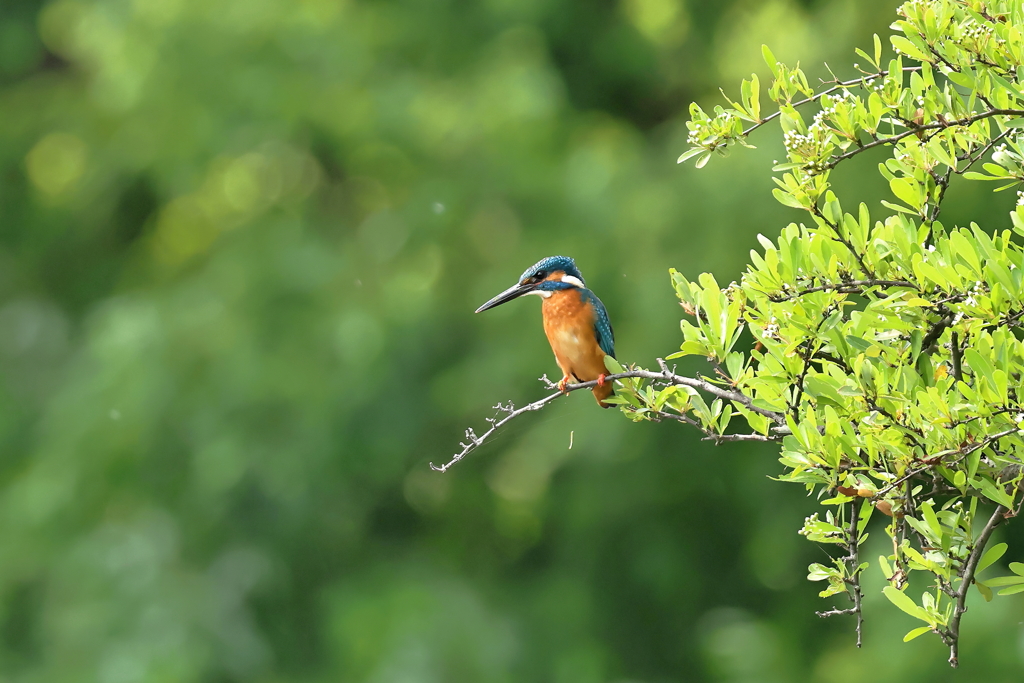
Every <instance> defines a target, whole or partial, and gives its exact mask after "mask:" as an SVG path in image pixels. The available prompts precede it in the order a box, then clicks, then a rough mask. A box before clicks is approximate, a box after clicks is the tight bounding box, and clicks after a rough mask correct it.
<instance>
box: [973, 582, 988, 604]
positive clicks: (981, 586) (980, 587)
mask: <svg viewBox="0 0 1024 683" xmlns="http://www.w3.org/2000/svg"><path fill="white" fill-rule="evenodd" d="M974 587H975V588H977V589H978V592H979V593H981V597H983V598H985V602H992V589H991V588H989V587H988V586H986V585H985V584H983V583H982V582H981V581H975V582H974Z"/></svg>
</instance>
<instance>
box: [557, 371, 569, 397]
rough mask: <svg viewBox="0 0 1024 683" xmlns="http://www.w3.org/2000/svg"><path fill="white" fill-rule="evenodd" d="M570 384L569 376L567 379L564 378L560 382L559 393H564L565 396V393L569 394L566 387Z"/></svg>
mask: <svg viewBox="0 0 1024 683" xmlns="http://www.w3.org/2000/svg"><path fill="white" fill-rule="evenodd" d="M568 383H569V375H566V376H565V377H563V378H562V379H561V380H560V381H559V382H558V390H559V391H561V392H562V393H563V394H565V393H568V392H567V391H566V390H565V385H566V384H568Z"/></svg>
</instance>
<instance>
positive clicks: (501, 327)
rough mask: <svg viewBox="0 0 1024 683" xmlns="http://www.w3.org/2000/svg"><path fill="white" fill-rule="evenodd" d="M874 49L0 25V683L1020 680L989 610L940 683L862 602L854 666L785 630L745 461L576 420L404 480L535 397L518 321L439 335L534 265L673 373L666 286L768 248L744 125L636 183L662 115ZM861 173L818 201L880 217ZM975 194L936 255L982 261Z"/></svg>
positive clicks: (243, 21) (121, 24)
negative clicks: (510, 405)
mask: <svg viewBox="0 0 1024 683" xmlns="http://www.w3.org/2000/svg"><path fill="white" fill-rule="evenodd" d="M894 11H895V3H894V2H891V1H890V0H816V1H807V2H800V1H799V0H767V1H766V0H723V1H720V2H714V3H712V2H704V1H701V0H619V1H615V0H597V1H591V2H585V1H584V0H484V1H482V2H464V1H462V2H460V1H456V0H378V1H367V2H357V1H355V0H91V1H90V0H58V1H56V2H40V1H38V0H3V2H2V3H0V174H2V176H0V454H2V457H0V680H2V681H33V682H36V681H38V682H49V681H97V682H100V683H132V682H135V681H147V682H148V681H202V682H209V683H214V682H225V683H226V682H233V681H346V682H347V681H353V682H362V681H366V682H374V683H391V682H403V683H404V682H409V683H418V682H424V683H426V682H431V683H432V682H438V683H447V682H462V681H467V682H470V683H473V682H489V681H510V682H518V681H538V682H548V681H551V682H555V683H604V682H608V683H627V682H628V683H654V682H661V681H666V682H667V681H722V682H737V683H739V682H750V683H772V682H782V681H794V682H799V681H814V682H821V683H854V682H860V681H865V680H872V681H881V682H888V681H900V682H901V683H914V682H917V681H921V682H922V683H923V682H925V681H929V682H931V681H946V680H954V679H955V680H982V678H981V677H982V676H984V677H985V678H984V680H986V681H988V682H989V683H998V682H1001V681H1014V682H1016V681H1020V680H1021V675H1022V673H1021V672H1022V671H1024V630H1022V628H1021V621H1022V620H1024V603H1022V602H1021V599H1020V598H1019V597H1018V598H1005V599H1002V600H997V601H996V602H995V603H993V604H992V605H984V604H978V605H974V606H973V607H972V609H971V612H970V613H969V614H968V615H967V618H966V619H965V627H964V635H963V641H962V642H963V648H962V657H961V661H962V662H963V667H964V670H963V671H961V672H959V673H958V674H956V675H959V678H956V675H954V672H951V671H949V670H948V668H947V667H946V665H945V657H946V653H945V651H944V649H943V648H942V647H941V645H940V644H939V643H938V642H937V641H935V640H934V639H929V638H920V639H919V640H916V641H914V642H913V643H910V644H903V643H901V642H900V639H901V637H902V635H903V633H904V632H905V631H907V630H909V629H910V628H911V627H912V626H913V625H914V623H912V619H911V618H910V617H907V616H905V615H903V614H902V613H899V612H898V611H896V610H895V609H893V608H892V607H891V606H890V605H888V604H887V603H884V600H882V599H881V598H880V597H879V596H878V594H877V590H878V588H879V587H880V584H881V577H880V573H879V572H878V570H877V569H876V568H872V569H871V570H870V572H869V580H868V582H867V587H868V591H869V596H868V598H867V602H866V605H867V621H866V625H865V626H866V646H865V649H864V650H863V651H860V652H858V651H856V650H855V648H854V647H853V643H854V640H853V634H852V627H853V624H852V622H850V621H849V620H832V621H824V622H823V621H821V620H820V619H819V618H818V617H816V616H815V615H814V610H815V609H822V608H825V607H827V605H826V604H824V603H821V601H819V600H818V598H817V597H816V592H817V590H819V589H820V588H819V587H818V586H816V585H814V584H810V583H808V582H806V581H805V580H804V575H805V572H806V566H807V565H808V564H809V563H810V562H814V561H822V560H823V558H824V555H823V553H822V551H821V550H820V549H819V548H816V547H814V546H812V545H811V544H809V543H806V542H804V541H803V540H802V539H800V538H799V537H798V536H797V535H796V530H797V528H799V526H800V524H801V522H802V519H803V517H804V516H806V515H808V514H810V513H811V512H812V511H814V509H815V506H816V503H815V501H814V500H813V498H807V497H806V496H805V495H804V492H803V490H801V489H800V488H799V487H796V486H791V485H783V484H779V483H775V482H773V481H771V480H770V479H769V477H770V476H772V475H774V474H776V473H778V472H779V471H780V468H779V465H778V463H777V462H776V460H775V456H774V452H773V449H772V448H771V447H759V446H750V445H730V446H723V447H719V448H714V447H711V446H709V445H707V444H705V443H702V442H700V441H699V440H697V439H696V437H695V435H694V433H692V432H691V431H688V430H686V429H685V428H682V427H680V426H679V425H669V424H632V423H629V422H628V421H627V420H625V419H624V418H623V417H622V416H621V415H619V414H617V413H616V412H614V411H601V410H599V409H598V408H597V407H596V406H595V405H594V401H593V399H592V398H591V397H590V396H589V395H588V394H585V393H581V394H575V395H573V396H571V397H570V398H569V399H567V400H564V401H560V402H558V403H557V404H556V405H554V406H552V407H551V408H549V409H547V410H545V411H544V412H542V413H539V414H536V415H529V416H525V417H523V418H521V419H520V420H518V421H516V422H515V423H513V424H512V425H510V426H509V427H508V429H506V430H505V431H504V432H503V433H502V434H501V435H500V436H499V437H498V438H497V439H496V440H495V442H494V443H493V444H491V445H489V446H487V447H485V448H483V449H481V450H480V451H478V452H477V453H474V454H473V456H472V457H471V458H469V459H467V460H466V461H464V462H463V463H461V464H460V465H459V466H458V467H456V468H455V469H453V470H452V471H451V472H450V473H448V474H446V475H441V474H437V473H434V472H431V471H430V470H429V468H428V462H430V461H433V462H435V463H440V462H443V461H445V460H447V458H448V457H450V455H451V454H452V453H453V452H454V451H455V450H456V448H457V446H456V444H457V442H458V441H459V439H460V437H461V434H462V431H463V430H464V429H465V428H466V427H467V426H475V427H477V428H480V427H481V426H482V425H483V424H484V423H483V420H484V418H485V417H487V416H489V415H491V414H492V411H491V410H490V409H489V406H492V405H494V404H495V403H497V402H498V401H505V400H508V399H512V400H514V401H516V402H518V403H520V404H521V403H523V402H526V401H528V400H531V399H533V398H536V397H539V396H541V395H543V394H544V390H543V388H542V386H541V385H540V384H539V383H538V382H537V380H536V378H537V377H538V376H539V375H541V374H542V373H548V374H549V375H552V376H553V375H554V373H556V372H557V368H556V367H555V364H554V361H553V358H552V357H551V352H550V350H549V349H548V346H547V343H546V341H545V340H544V337H543V334H542V333H541V327H540V321H539V317H540V316H539V312H538V310H537V309H538V306H537V305H536V303H537V302H535V301H533V300H532V299H531V300H530V301H525V302H516V303H515V304H512V305H508V306H503V307H501V308H500V309H497V310H495V311H493V312H489V313H487V314H486V315H481V316H474V315H473V314H472V311H473V309H474V308H475V307H476V306H477V305H479V304H480V303H482V302H483V301H484V300H486V299H487V298H489V297H490V296H491V295H493V294H495V293H496V292H498V291H500V290H501V289H503V288H505V287H507V286H508V285H510V284H512V283H513V282H514V280H515V278H516V277H518V275H519V274H520V273H521V272H522V270H523V269H525V268H526V267H527V266H528V265H530V264H532V263H533V262H534V261H536V260H538V259H539V258H541V257H543V256H547V255H550V254H559V253H561V254H568V255H571V256H574V257H575V258H576V259H577V262H578V263H579V265H580V267H581V269H582V270H583V272H584V274H585V275H586V276H587V278H588V283H589V284H590V285H591V286H592V287H593V289H594V290H595V291H596V292H598V294H599V295H600V296H601V297H602V299H603V300H604V302H605V303H606V304H607V306H608V309H609V311H610V313H611V316H612V320H613V321H614V324H615V327H616V331H617V333H618V339H617V342H618V343H617V348H618V351H619V359H620V360H622V361H625V362H639V363H642V364H647V365H650V364H652V363H653V359H654V358H655V357H657V356H662V355H665V354H667V353H670V352H672V351H673V350H675V349H676V348H677V346H678V343H679V336H680V335H679V330H678V319H679V314H680V310H679V308H678V307H677V304H676V302H675V300H674V298H673V295H672V291H671V288H670V287H669V283H668V277H667V272H666V271H667V269H668V268H669V267H676V268H678V269H680V270H682V271H683V272H685V273H686V274H687V275H688V276H690V277H695V276H696V275H697V274H698V273H699V272H701V271H711V272H714V273H715V274H716V276H717V277H718V278H719V280H720V281H721V282H729V281H730V280H732V279H735V278H737V277H738V276H739V274H740V272H741V271H742V269H743V267H744V263H745V261H746V259H747V254H748V251H749V249H750V248H753V247H756V245H757V243H756V240H755V239H754V237H755V235H756V234H757V233H759V232H761V233H765V234H767V235H772V236H774V235H775V234H776V233H777V232H778V230H779V229H780V227H781V226H783V225H784V224H785V223H787V222H788V221H791V220H798V219H799V216H798V215H797V212H795V211H792V210H788V209H785V208H783V207H781V206H780V205H778V204H776V203H775V201H774V200H773V199H772V198H771V195H770V188H771V187H772V182H771V179H770V171H769V169H770V166H771V162H772V160H773V159H774V158H779V156H780V155H781V146H780V145H779V144H778V142H777V138H778V134H777V131H776V129H774V127H773V128H772V129H770V130H765V131H762V132H761V133H759V134H758V135H757V136H756V138H755V139H754V140H753V142H754V144H756V145H758V147H759V148H758V149H757V150H746V151H744V152H743V153H741V154H735V155H733V156H731V157H729V158H727V159H714V160H713V161H712V163H711V164H710V165H709V166H708V168H706V169H704V170H702V171H696V170H694V169H693V168H692V166H689V167H678V166H676V165H675V157H676V156H677V155H678V154H679V153H680V152H682V151H684V150H685V149H686V145H685V137H686V130H685V126H684V121H685V113H686V105H687V104H688V102H689V101H691V100H693V99H696V100H698V101H700V102H701V103H702V104H705V105H713V104H714V103H716V102H719V101H720V99H719V98H720V95H719V94H718V92H717V88H718V87H719V86H724V87H726V89H727V90H728V91H730V92H733V93H734V92H736V90H737V86H738V79H739V78H740V77H743V76H748V75H749V74H750V72H751V71H757V72H758V73H759V74H760V75H761V76H762V78H764V76H765V73H766V71H767V69H766V67H765V66H764V64H763V62H762V60H761V56H760V55H761V45H762V43H768V44H769V45H771V47H772V49H773V50H774V51H775V54H776V55H777V56H778V57H779V58H780V59H782V60H784V61H789V62H795V61H796V60H798V59H799V60H800V61H801V63H802V64H803V65H804V66H805V68H807V69H808V71H809V72H810V74H811V75H813V76H815V77H827V71H825V69H824V68H823V63H825V62H828V63H830V64H832V65H833V67H834V68H835V69H836V72H837V73H838V74H840V75H842V76H849V75H850V74H851V73H852V69H851V66H850V65H851V63H852V62H855V61H856V57H855V56H854V55H853V52H852V48H853V47H854V46H856V45H870V39H871V34H872V33H873V32H879V33H882V34H883V35H884V33H885V32H886V30H887V28H886V27H887V25H888V23H889V22H890V21H891V20H892V18H893V17H894V16H895V15H894ZM880 153H883V154H884V152H882V151H880ZM867 157H868V155H864V158H863V159H858V163H859V165H856V166H853V167H850V168H843V169H841V170H840V173H839V175H837V177H836V179H837V181H838V183H839V187H840V189H841V190H842V191H843V197H844V202H845V203H846V205H848V206H852V205H853V203H854V202H855V201H858V200H863V201H867V202H868V203H869V205H871V206H872V208H873V209H875V210H878V209H880V206H879V204H878V201H879V199H881V198H883V197H884V196H885V192H886V191H887V190H886V187H885V185H884V181H882V180H881V179H880V177H879V176H878V174H877V172H876V171H875V167H874V165H875V164H877V162H878V160H879V159H880V158H882V157H876V158H873V159H869V158H867ZM987 190H988V188H980V189H976V188H973V187H971V186H957V187H955V188H954V191H953V193H952V199H951V201H950V206H949V207H948V208H947V209H946V212H945V214H944V218H945V220H946V221H947V222H950V223H952V222H957V221H961V222H962V221H966V220H968V219H970V218H974V219H977V220H979V222H981V223H982V224H983V225H985V226H986V227H1002V226H1004V225H1006V224H1007V223H1008V221H1007V220H1006V211H1007V209H1008V208H1009V206H1010V205H1011V204H1012V202H1013V199H1014V198H1013V197H1009V196H1007V197H1003V196H1002V195H1000V196H997V197H996V198H995V199H993V197H992V195H990V194H988V192H987ZM1006 194H1007V195H1010V194H1012V193H1006ZM570 443H571V444H572V447H571V448H570ZM1020 526H1021V525H1019V524H1018V525H1016V527H1011V528H1009V529H1006V530H1003V531H1002V532H1001V536H1002V538H1003V539H1005V540H1010V541H1014V540H1015V541H1016V543H1017V545H1016V546H1014V547H1013V548H1012V549H1011V551H1010V553H1008V555H1007V559H1019V558H1021V557H1022V556H1024V555H1022V554H1021V553H1024V533H1022V531H1021V529H1020V528H1019V527H1020ZM875 535H876V538H875V541H876V542H877V552H874V554H873V555H872V556H871V557H869V558H867V559H869V560H870V559H872V558H873V557H875V556H877V555H878V554H881V553H884V552H886V543H887V541H886V540H885V539H884V534H883V532H882V530H881V527H878V528H876V529H875ZM979 602H980V601H979ZM972 604H973V603H972Z"/></svg>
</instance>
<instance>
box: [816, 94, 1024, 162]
mask: <svg viewBox="0 0 1024 683" xmlns="http://www.w3.org/2000/svg"><path fill="white" fill-rule="evenodd" d="M993 116H1024V109H989V110H988V111H983V112H979V113H977V114H974V115H973V116H968V117H966V118H962V119H956V120H954V121H945V122H935V123H926V124H924V125H920V126H914V127H913V128H910V129H909V130H905V131H903V132H902V133H897V134H895V135H890V136H889V137H885V138H876V139H874V140H872V141H871V142H869V143H867V144H865V145H863V146H862V147H857V148H855V149H852V150H850V151H849V152H846V153H845V154H840V155H839V156H837V157H833V158H832V160H831V161H829V162H828V163H827V164H826V165H825V167H826V168H828V169H833V168H835V167H836V166H838V165H839V164H840V163H842V162H844V161H846V160H847V159H849V158H851V157H855V156H857V155H858V154H860V153H861V152H866V151H867V150H869V149H871V148H872V147H879V146H881V145H891V144H895V143H897V142H899V141H900V140H902V139H903V138H905V137H908V136H910V135H915V134H917V133H920V132H921V131H926V130H934V131H939V130H945V129H947V128H954V127H957V126H969V125H971V124H972V123H977V122H978V121H982V120H984V119H988V118H991V117H993ZM928 139H929V140H930V139H931V136H929V138H928Z"/></svg>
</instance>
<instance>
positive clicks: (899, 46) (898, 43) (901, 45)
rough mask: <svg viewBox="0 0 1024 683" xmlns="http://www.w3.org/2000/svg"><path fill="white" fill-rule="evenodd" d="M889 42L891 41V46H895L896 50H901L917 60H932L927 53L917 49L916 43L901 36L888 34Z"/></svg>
mask: <svg viewBox="0 0 1024 683" xmlns="http://www.w3.org/2000/svg"><path fill="white" fill-rule="evenodd" d="M889 42H890V43H892V46H893V47H894V48H896V50H898V51H899V52H902V53H903V54H905V55H907V56H908V57H911V58H913V59H916V60H918V61H919V62H931V61H932V60H931V59H930V58H929V57H928V55H926V54H924V53H923V52H921V51H920V50H918V49H917V46H916V45H914V44H913V43H912V42H910V41H909V40H907V39H906V38H904V37H903V36H889Z"/></svg>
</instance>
